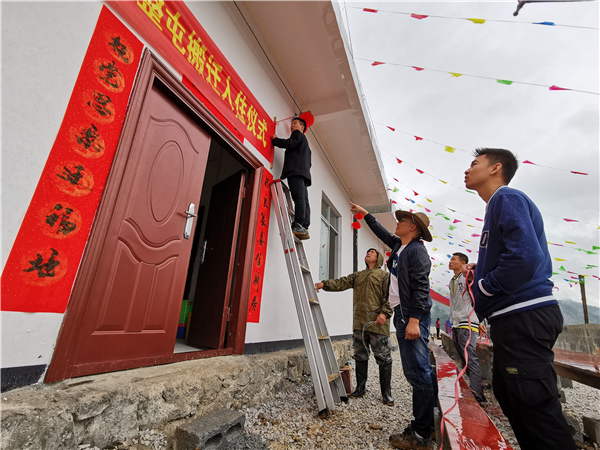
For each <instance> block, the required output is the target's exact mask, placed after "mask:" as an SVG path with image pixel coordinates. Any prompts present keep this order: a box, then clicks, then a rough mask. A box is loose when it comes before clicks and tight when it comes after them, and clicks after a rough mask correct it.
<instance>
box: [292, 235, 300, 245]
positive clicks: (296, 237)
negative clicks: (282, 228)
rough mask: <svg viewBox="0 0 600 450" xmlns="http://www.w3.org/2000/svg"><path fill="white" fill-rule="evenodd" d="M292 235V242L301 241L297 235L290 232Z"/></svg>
mask: <svg viewBox="0 0 600 450" xmlns="http://www.w3.org/2000/svg"><path fill="white" fill-rule="evenodd" d="M292 236H294V242H295V243H296V244H300V242H301V241H300V238H299V237H298V236H296V235H295V234H294V233H292Z"/></svg>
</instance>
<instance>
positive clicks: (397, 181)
mask: <svg viewBox="0 0 600 450" xmlns="http://www.w3.org/2000/svg"><path fill="white" fill-rule="evenodd" d="M392 178H394V177H392ZM394 180H396V182H398V183H400V182H399V181H398V180H397V179H396V178H394Z"/></svg>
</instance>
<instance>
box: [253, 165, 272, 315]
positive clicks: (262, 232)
mask: <svg viewBox="0 0 600 450" xmlns="http://www.w3.org/2000/svg"><path fill="white" fill-rule="evenodd" d="M271 181H273V175H271V174H270V173H269V171H268V170H266V169H265V170H263V177H262V180H261V183H262V184H261V189H260V207H259V209H258V223H257V226H256V242H255V244H254V259H253V262H252V285H251V287H250V299H249V301H248V322H253V323H258V321H259V319H260V300H261V298H262V287H263V278H264V276H265V261H266V259H267V239H268V237H269V218H270V216H271Z"/></svg>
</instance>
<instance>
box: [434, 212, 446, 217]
mask: <svg viewBox="0 0 600 450" xmlns="http://www.w3.org/2000/svg"><path fill="white" fill-rule="evenodd" d="M443 215H444V213H437V214H436V215H435V217H437V216H443Z"/></svg>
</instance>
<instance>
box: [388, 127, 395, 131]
mask: <svg viewBox="0 0 600 450" xmlns="http://www.w3.org/2000/svg"><path fill="white" fill-rule="evenodd" d="M388 128H389V129H390V130H392V131H396V129H395V128H392V127H388Z"/></svg>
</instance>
